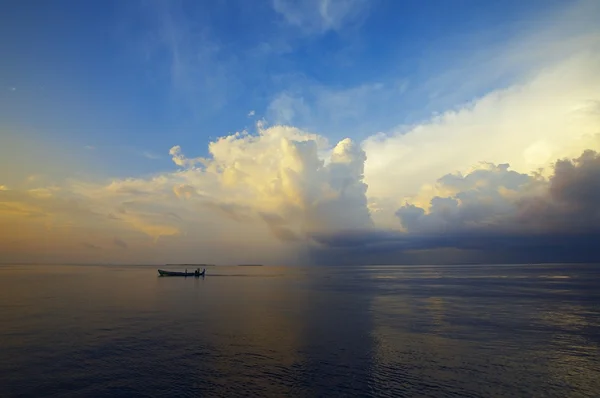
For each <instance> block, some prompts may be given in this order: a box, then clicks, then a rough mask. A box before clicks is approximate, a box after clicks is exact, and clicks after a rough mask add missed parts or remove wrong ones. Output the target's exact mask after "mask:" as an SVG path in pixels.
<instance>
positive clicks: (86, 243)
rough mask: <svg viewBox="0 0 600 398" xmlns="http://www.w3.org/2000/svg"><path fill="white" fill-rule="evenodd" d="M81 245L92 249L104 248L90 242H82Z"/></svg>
mask: <svg viewBox="0 0 600 398" xmlns="http://www.w3.org/2000/svg"><path fill="white" fill-rule="evenodd" d="M81 246H83V247H85V248H86V249H91V250H101V249H102V248H101V247H100V246H96V245H94V244H92V243H89V242H81Z"/></svg>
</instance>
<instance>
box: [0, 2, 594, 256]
mask: <svg viewBox="0 0 600 398" xmlns="http://www.w3.org/2000/svg"><path fill="white" fill-rule="evenodd" d="M598 20H600V3H599V2H597V1H595V0H579V1H558V0H544V1H542V0H530V1H516V0H514V1H513V0H506V1H501V2H491V1H458V0H455V1H441V0H435V1H434V0H432V1H427V2H423V1H416V0H415V1H391V0H389V1H384V0H373V1H367V0H303V1H291V0H263V1H259V0H257V1H242V0H238V1H233V0H231V1H228V0H215V1H149V0H143V1H142V0H139V1H133V0H132V1H96V2H91V1H87V2H82V1H54V2H45V1H10V2H7V3H6V2H5V4H3V8H2V12H0V35H1V37H2V40H0V55H1V56H0V133H1V135H0V223H2V225H5V226H7V227H6V228H4V230H3V231H4V232H3V231H0V261H38V260H39V261H49V259H50V258H53V259H55V260H56V261H83V262H86V261H89V262H98V261H106V262H155V261H163V262H178V261H181V262H194V261H197V260H198V259H197V257H198V256H199V255H201V256H202V257H206V258H203V260H202V261H203V262H207V263H208V262H212V263H230V262H244V263H252V262H270V263H276V264H277V263H306V262H311V261H316V262H335V261H338V260H337V259H346V260H350V261H362V262H371V263H372V262H378V261H386V262H394V261H395V259H397V260H398V261H411V260H410V259H415V258H418V259H420V260H419V261H423V262H427V261H428V260H427V259H428V258H429V259H431V260H432V261H433V260H434V259H437V260H436V261H438V260H440V259H444V258H447V256H450V257H452V258H453V259H455V260H456V261H462V260H464V261H474V259H478V260H477V261H492V260H494V259H495V260H498V261H499V259H500V257H501V256H500V257H499V251H500V252H503V251H507V254H506V256H504V257H502V258H504V259H510V261H518V259H519V258H521V259H525V258H526V261H530V260H531V259H532V258H540V259H548V258H549V254H548V253H549V252H548V248H550V247H555V246H556V245H555V243H554V242H558V241H563V242H573V239H575V240H577V242H579V243H581V245H582V246H581V250H580V251H581V252H585V253H588V252H586V250H589V252H590V253H592V254H593V255H596V254H598V253H597V250H596V251H594V250H593V248H590V245H589V242H592V241H593V238H594V237H595V236H597V235H598V234H600V230H598V227H597V225H600V220H598V217H600V215H598V214H597V213H594V209H595V206H596V205H595V203H597V202H598V201H600V196H597V195H599V194H600V186H598V180H597V178H596V176H597V174H596V173H597V170H600V155H599V154H598V152H600V105H599V104H600V75H598V73H597V71H598V70H600V55H599V54H600V25H598ZM244 131H246V132H248V133H249V135H248V134H244V133H241V132H244ZM578 220H585V222H580V221H578ZM565 230H567V231H571V232H570V233H572V234H576V236H575V235H570V236H568V237H566V238H565V239H562V238H561V237H562V236H563V235H564V231H565ZM48 231H51V232H52V233H51V234H49V233H48ZM577 234H578V235H577ZM573 236H575V238H574V237H573ZM474 237H477V238H478V239H474ZM465 241H467V242H471V243H470V244H465ZM493 242H499V243H498V244H501V245H506V250H504V249H503V248H499V247H498V246H494V243H493ZM514 242H518V243H519V244H518V245H515V244H513V243H514ZM559 246H560V245H559ZM570 247H571V246H569V245H567V246H565V244H563V246H561V247H558V246H556V252H555V254H556V255H557V256H561V258H567V259H568V258H569V256H571V257H572V254H573V253H572V252H573V250H572V249H570ZM530 252H531V253H533V257H531V256H530V257H527V256H529V254H528V253H530ZM538 254H539V255H540V256H538V257H535V256H536V255H538ZM542 254H543V255H542ZM593 255H592V256H588V257H587V258H592V257H593ZM524 256H525V257H524ZM550 257H551V256H550ZM584 257H585V256H584ZM448 258H449V257H448ZM573 258H574V257H573ZM578 258H579V257H578ZM595 258H600V254H598V256H596V257H595ZM359 259H360V260H359ZM402 259H404V260H402ZM461 259H462V260H461ZM486 259H487V260H486ZM340 261H341V260H340ZM507 261H508V260H507ZM531 261H533V260H531Z"/></svg>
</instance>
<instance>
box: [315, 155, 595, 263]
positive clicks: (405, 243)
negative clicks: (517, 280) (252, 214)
mask: <svg viewBox="0 0 600 398" xmlns="http://www.w3.org/2000/svg"><path fill="white" fill-rule="evenodd" d="M508 167H509V166H508V165H498V166H494V165H487V167H486V169H484V170H477V171H474V172H473V173H471V174H468V175H466V176H462V175H447V176H444V177H442V178H441V179H440V180H439V181H438V183H439V185H440V187H441V188H443V189H444V190H446V191H450V192H453V194H452V195H450V196H447V197H439V196H438V197H434V198H433V199H432V200H431V207H430V209H429V212H426V211H425V210H424V209H422V208H420V207H418V206H414V205H411V204H407V205H405V206H402V207H401V208H400V209H399V210H398V211H397V213H396V215H397V216H398V218H399V220H400V222H401V223H402V225H403V226H404V227H405V229H406V232H398V231H382V230H365V231H360V232H345V233H337V234H328V235H325V234H323V235H313V236H312V239H313V240H314V241H315V242H317V243H318V245H319V247H318V248H316V249H315V250H314V251H313V254H314V255H315V256H316V258H317V259H318V260H320V261H322V262H336V261H337V262H340V261H350V262H371V263H401V262H411V261H414V259H415V255H414V253H415V252H419V253H420V255H419V258H420V259H421V260H420V261H427V256H426V255H424V254H426V252H427V251H439V250H440V249H443V250H446V249H455V250H459V251H461V252H462V253H463V258H468V257H469V256H470V257H473V258H478V259H479V260H478V261H488V262H521V261H526V262H531V261H539V262H547V261H551V262H552V261H562V262H566V261H577V262H579V261H600V248H598V244H597V242H600V154H598V153H596V152H594V151H590V150H588V151H585V152H584V153H583V154H582V155H581V156H580V157H579V158H577V159H573V160H566V159H563V160H559V161H557V162H556V164H555V167H554V174H553V175H552V177H550V178H549V179H548V180H542V179H541V178H540V177H539V176H536V175H533V176H530V175H526V174H520V173H516V172H514V171H510V170H508Z"/></svg>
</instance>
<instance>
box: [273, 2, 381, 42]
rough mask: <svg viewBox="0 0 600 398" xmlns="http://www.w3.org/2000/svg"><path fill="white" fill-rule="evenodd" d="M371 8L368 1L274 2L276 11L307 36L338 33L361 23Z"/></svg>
mask: <svg viewBox="0 0 600 398" xmlns="http://www.w3.org/2000/svg"><path fill="white" fill-rule="evenodd" d="M369 6H370V2H369V1H366V0H304V1H291V0H273V8H274V9H275V11H276V12H278V13H279V14H281V15H282V16H283V18H284V19H285V21H286V22H287V23H288V24H290V25H292V26H295V27H297V28H299V29H301V30H302V31H303V32H305V33H307V34H315V33H318V34H322V33H325V32H327V31H329V30H334V31H336V30H340V29H342V28H343V27H345V26H347V25H352V24H356V23H358V22H361V21H362V19H363V18H364V17H365V15H366V13H367V11H368V8H369Z"/></svg>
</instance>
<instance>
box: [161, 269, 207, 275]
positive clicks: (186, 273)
mask: <svg viewBox="0 0 600 398" xmlns="http://www.w3.org/2000/svg"><path fill="white" fill-rule="evenodd" d="M205 273H206V271H202V272H200V273H198V274H197V273H195V272H178V271H165V270H162V269H159V270H158V275H159V276H186V277H187V276H195V277H201V276H204V275H205Z"/></svg>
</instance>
